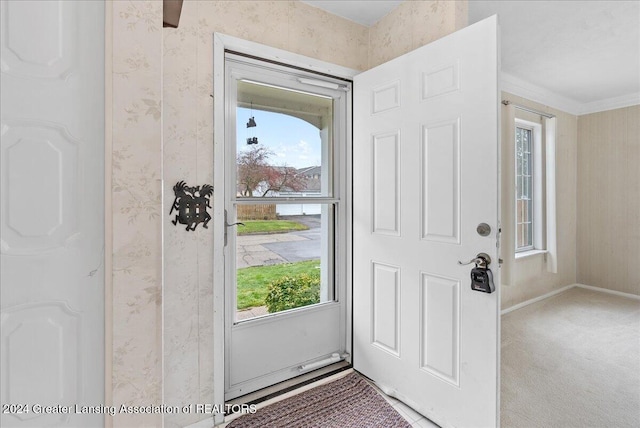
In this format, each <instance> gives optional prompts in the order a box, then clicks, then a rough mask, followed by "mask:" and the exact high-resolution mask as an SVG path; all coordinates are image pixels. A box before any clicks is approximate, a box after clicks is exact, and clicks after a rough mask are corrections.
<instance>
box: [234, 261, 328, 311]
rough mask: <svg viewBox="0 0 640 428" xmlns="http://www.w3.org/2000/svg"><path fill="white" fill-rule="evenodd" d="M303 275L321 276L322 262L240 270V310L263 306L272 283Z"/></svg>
mask: <svg viewBox="0 0 640 428" xmlns="http://www.w3.org/2000/svg"><path fill="white" fill-rule="evenodd" d="M301 273H306V274H309V275H320V260H307V261H304V262H297V263H282V264H279V265H271V266H253V267H248V268H242V269H238V277H237V278H238V279H237V281H238V309H246V308H252V307H254V306H263V305H264V298H265V297H266V295H267V285H269V283H270V282H271V281H273V280H275V279H278V278H281V277H283V276H292V275H298V274H301Z"/></svg>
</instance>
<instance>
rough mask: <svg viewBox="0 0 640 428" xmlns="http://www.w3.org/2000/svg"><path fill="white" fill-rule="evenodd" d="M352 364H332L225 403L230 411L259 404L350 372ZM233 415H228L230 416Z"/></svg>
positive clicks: (342, 362)
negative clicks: (346, 371)
mask: <svg viewBox="0 0 640 428" xmlns="http://www.w3.org/2000/svg"><path fill="white" fill-rule="evenodd" d="M350 368H351V364H350V363H348V362H347V361H338V362H337V363H333V364H330V365H328V366H325V367H321V368H319V369H316V370H314V371H312V372H308V373H304V374H301V375H299V376H296V377H294V378H292V379H289V380H285V381H282V382H279V383H276V384H275V385H271V386H268V387H266V388H262V389H259V390H257V391H254V392H251V393H249V394H246V395H242V396H240V397H237V398H234V399H232V400H229V401H227V402H225V404H226V405H227V406H225V407H226V408H228V409H233V408H238V407H239V406H238V405H240V404H259V403H262V402H264V401H267V400H271V399H273V398H275V397H278V396H280V395H283V394H286V393H288V392H291V391H293V390H295V389H298V388H302V387H304V386H306V385H309V384H310V383H313V382H317V381H319V380H322V379H324V378H327V377H329V376H333V375H335V374H337V373H340V372H343V371H345V370H349V369H350ZM229 414H231V413H227V414H226V415H229Z"/></svg>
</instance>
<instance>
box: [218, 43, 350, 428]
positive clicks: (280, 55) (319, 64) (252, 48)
mask: <svg viewBox="0 0 640 428" xmlns="http://www.w3.org/2000/svg"><path fill="white" fill-rule="evenodd" d="M225 50H231V51H234V52H238V53H242V54H245V55H251V56H255V57H259V58H262V59H265V60H270V61H276V62H279V63H282V64H286V65H290V66H293V67H301V68H305V69H307V70H311V71H315V72H318V73H324V74H329V75H332V76H335V77H340V78H344V79H352V78H353V77H354V76H355V75H356V74H358V73H359V72H358V71H357V70H353V69H350V68H347V67H342V66H339V65H335V64H331V63H328V62H325V61H321V60H317V59H314V58H310V57H307V56H304V55H299V54H295V53H291V52H287V51H284V50H282V49H277V48H273V47H270V46H265V45H262V44H260V43H255V42H250V41H247V40H242V39H239V38H237V37H232V36H228V35H225V34H221V33H214V34H213V123H214V131H213V141H214V155H213V167H214V168H213V180H214V187H215V190H214V194H213V234H214V236H215V239H214V246H213V361H214V367H213V402H214V404H219V405H223V404H224V376H225V369H224V367H225V362H224V355H225V317H224V313H225V311H224V304H225V297H224V282H225V273H224V239H223V236H224V205H225V203H224V191H223V189H224V186H222V187H221V183H224V179H225V176H226V168H225V127H224V124H225V102H224V98H225V81H224V79H225V72H224V53H225ZM347 135H351V123H348V128H347ZM345 161H346V162H347V163H348V165H351V159H350V158H349V159H345ZM350 173H351V172H350V169H349V174H350ZM348 215H349V216H350V212H349V213H348ZM350 251H351V243H350V242H349V243H348V248H347V252H348V253H350ZM347 273H348V277H349V278H350V277H351V271H350V267H349V271H348V272H347ZM346 303H347V308H348V309H347V345H348V346H349V347H350V344H351V290H350V287H348V290H347V302H346ZM220 408H223V406H222V407H220ZM223 422H224V415H222V414H220V413H217V414H215V415H214V423H215V424H216V425H217V424H221V423H223Z"/></svg>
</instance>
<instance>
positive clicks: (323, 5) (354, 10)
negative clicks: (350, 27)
mask: <svg viewBox="0 0 640 428" xmlns="http://www.w3.org/2000/svg"><path fill="white" fill-rule="evenodd" d="M302 3H307V4H310V5H311V6H315V7H318V8H320V9H324V10H326V11H327V12H329V13H332V14H334V15H338V16H342V17H343V18H347V19H349V20H351V21H354V22H357V23H358V24H362V25H366V26H367V27H370V26H372V25H373V24H375V23H376V22H378V21H379V20H380V18H382V17H383V16H385V15H386V14H387V13H389V12H391V11H392V10H393V9H395V8H396V7H398V5H399V4H400V3H402V0H393V1H391V0H367V1H364V0H360V1H352V0H333V1H307V0H302Z"/></svg>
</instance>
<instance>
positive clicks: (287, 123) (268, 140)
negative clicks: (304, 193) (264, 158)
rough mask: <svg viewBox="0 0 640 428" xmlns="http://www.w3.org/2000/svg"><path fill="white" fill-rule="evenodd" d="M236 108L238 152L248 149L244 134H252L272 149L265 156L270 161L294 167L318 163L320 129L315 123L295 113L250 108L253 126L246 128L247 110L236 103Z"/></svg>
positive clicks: (248, 113) (246, 135) (319, 157)
mask: <svg viewBox="0 0 640 428" xmlns="http://www.w3.org/2000/svg"><path fill="white" fill-rule="evenodd" d="M236 112H237V113H236V136H237V139H238V146H237V148H238V152H241V151H247V150H249V149H251V148H252V147H253V146H252V145H251V146H250V145H247V137H253V136H255V137H258V142H259V145H261V146H265V147H267V148H268V149H269V150H271V151H272V152H273V153H274V155H273V156H272V157H271V159H269V163H271V164H272V165H277V166H285V165H286V166H291V167H295V168H302V167H306V166H315V165H320V160H321V150H320V144H321V143H320V131H319V130H318V128H316V127H315V126H313V125H311V124H309V123H307V122H305V121H304V120H301V119H298V118H296V117H292V116H287V115H284V114H280V113H271V112H266V111H261V110H254V111H253V117H254V118H255V121H256V124H257V126H256V127H255V128H247V122H248V120H249V117H251V110H250V109H247V108H242V107H238V109H237V110H236ZM247 131H249V133H247Z"/></svg>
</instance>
